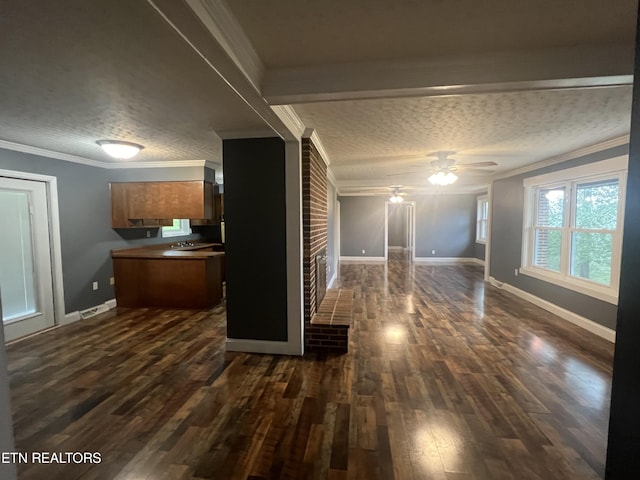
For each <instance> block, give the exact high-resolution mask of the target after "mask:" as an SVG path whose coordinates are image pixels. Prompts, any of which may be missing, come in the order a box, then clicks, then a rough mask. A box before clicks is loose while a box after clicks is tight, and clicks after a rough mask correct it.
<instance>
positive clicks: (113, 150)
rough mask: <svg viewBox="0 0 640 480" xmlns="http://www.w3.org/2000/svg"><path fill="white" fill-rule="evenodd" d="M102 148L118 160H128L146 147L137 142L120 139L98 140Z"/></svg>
mask: <svg viewBox="0 0 640 480" xmlns="http://www.w3.org/2000/svg"><path fill="white" fill-rule="evenodd" d="M96 143H97V144H98V145H100V146H101V147H102V149H103V150H104V151H105V152H107V154H108V155H111V156H112V157H113V158H117V159H118V160H127V159H129V158H132V157H135V156H136V155H137V154H138V152H140V150H142V149H143V148H144V147H143V146H142V145H138V144H137V143H131V142H121V141H120V140H98V141H97V142H96Z"/></svg>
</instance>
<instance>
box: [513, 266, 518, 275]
mask: <svg viewBox="0 0 640 480" xmlns="http://www.w3.org/2000/svg"><path fill="white" fill-rule="evenodd" d="M514 275H515V276H516V277H517V276H518V269H517V268H516V271H515V273H514Z"/></svg>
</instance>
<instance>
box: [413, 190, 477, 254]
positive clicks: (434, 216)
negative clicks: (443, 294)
mask: <svg viewBox="0 0 640 480" xmlns="http://www.w3.org/2000/svg"><path fill="white" fill-rule="evenodd" d="M415 202H416V257H466V258H468V257H474V256H475V249H474V248H475V235H476V196H475V195H472V194H461V195H449V194H446V195H424V196H421V197H416V198H415ZM432 250H435V251H436V253H435V254H432V253H431V251H432Z"/></svg>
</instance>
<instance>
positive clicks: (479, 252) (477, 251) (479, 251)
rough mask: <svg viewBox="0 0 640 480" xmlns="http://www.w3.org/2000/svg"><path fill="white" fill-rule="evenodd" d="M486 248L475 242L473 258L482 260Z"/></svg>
mask: <svg viewBox="0 0 640 480" xmlns="http://www.w3.org/2000/svg"><path fill="white" fill-rule="evenodd" d="M486 247H487V246H486V245H485V244H484V243H478V242H476V243H475V244H474V245H473V256H474V257H475V258H479V259H480V260H484V258H485V257H484V256H485V254H486V249H487V248H486Z"/></svg>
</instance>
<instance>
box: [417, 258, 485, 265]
mask: <svg viewBox="0 0 640 480" xmlns="http://www.w3.org/2000/svg"><path fill="white" fill-rule="evenodd" d="M413 261H414V262H415V263H475V264H476V265H484V260H480V259H479V258H475V257H416V258H414V259H413Z"/></svg>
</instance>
